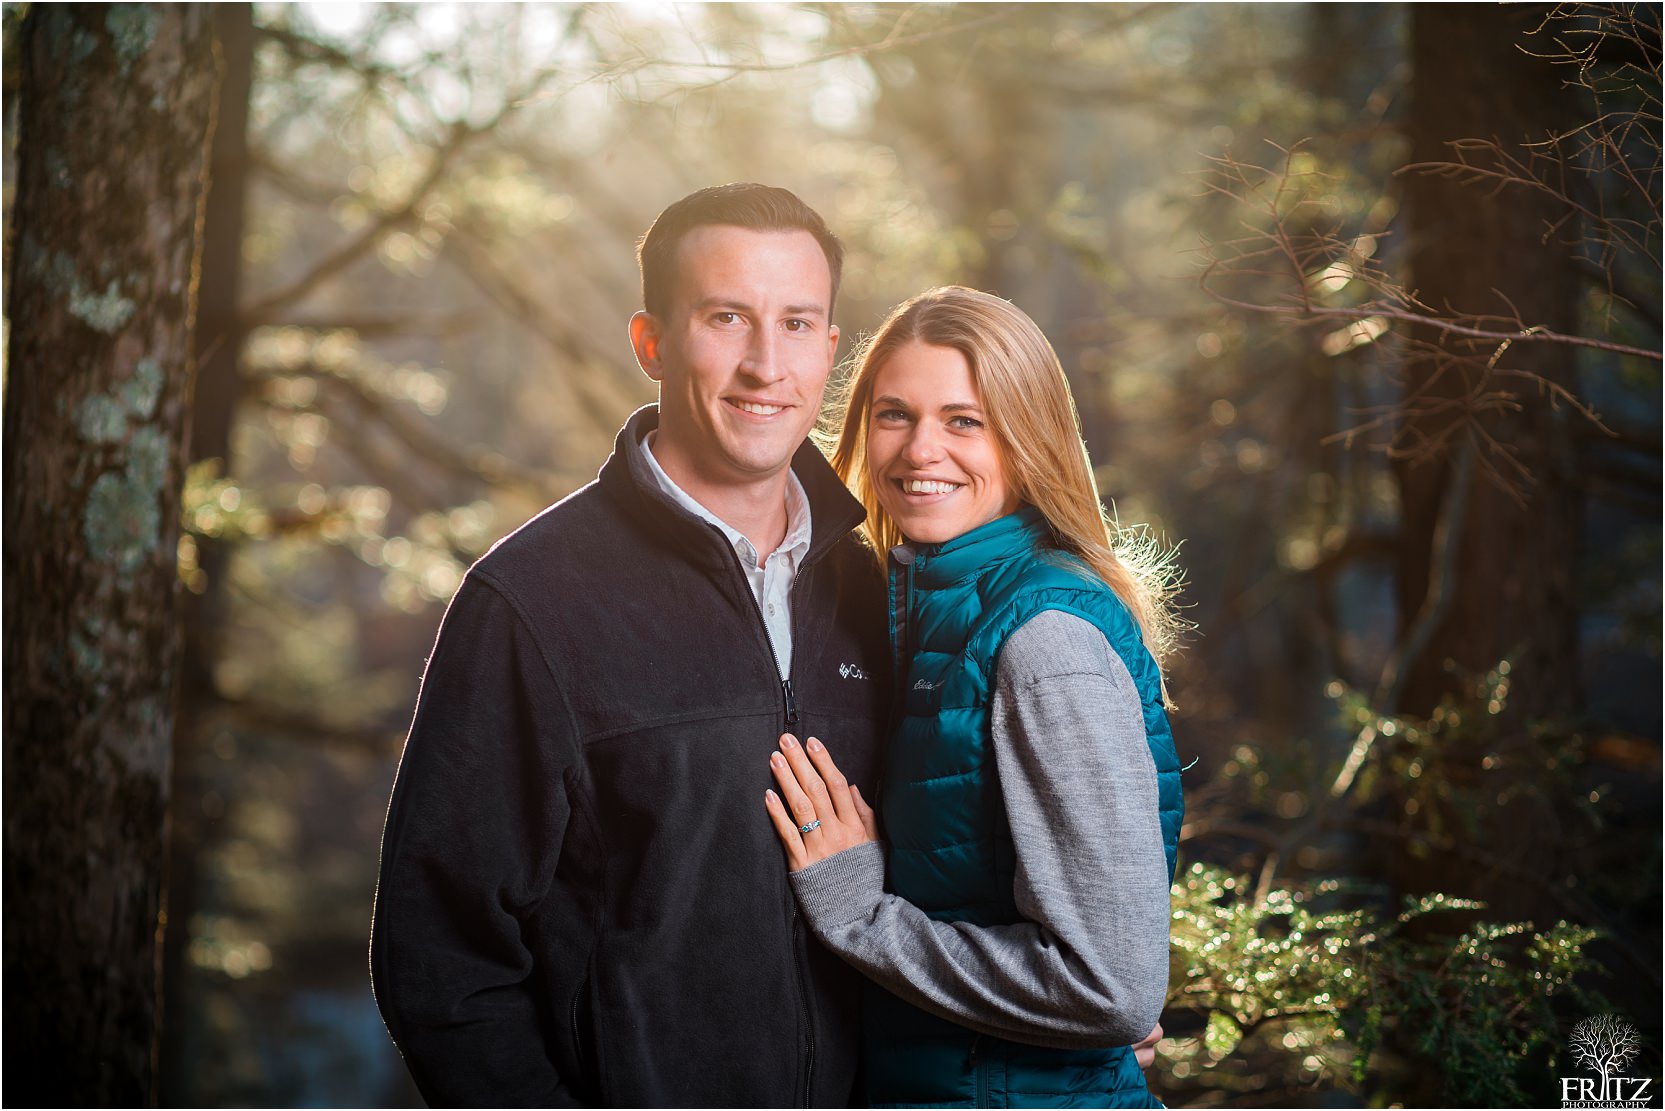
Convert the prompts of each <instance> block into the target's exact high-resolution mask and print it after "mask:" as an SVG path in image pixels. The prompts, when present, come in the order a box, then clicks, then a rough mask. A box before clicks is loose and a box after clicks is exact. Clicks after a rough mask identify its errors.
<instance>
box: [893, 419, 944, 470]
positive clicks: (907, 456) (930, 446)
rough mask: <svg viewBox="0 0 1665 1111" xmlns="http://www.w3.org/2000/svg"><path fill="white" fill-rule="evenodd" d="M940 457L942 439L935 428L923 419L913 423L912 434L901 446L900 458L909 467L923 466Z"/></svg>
mask: <svg viewBox="0 0 1665 1111" xmlns="http://www.w3.org/2000/svg"><path fill="white" fill-rule="evenodd" d="M941 458H942V440H941V438H940V437H939V436H938V435H937V432H936V430H935V429H933V428H930V427H928V426H927V425H926V424H925V423H924V422H923V421H921V422H920V423H918V424H916V425H914V429H913V434H912V435H911V436H909V437H908V442H907V443H906V444H904V445H903V446H902V459H903V461H904V462H906V463H907V464H908V466H910V467H924V466H928V465H930V464H932V463H935V462H937V461H938V460H939V459H941Z"/></svg>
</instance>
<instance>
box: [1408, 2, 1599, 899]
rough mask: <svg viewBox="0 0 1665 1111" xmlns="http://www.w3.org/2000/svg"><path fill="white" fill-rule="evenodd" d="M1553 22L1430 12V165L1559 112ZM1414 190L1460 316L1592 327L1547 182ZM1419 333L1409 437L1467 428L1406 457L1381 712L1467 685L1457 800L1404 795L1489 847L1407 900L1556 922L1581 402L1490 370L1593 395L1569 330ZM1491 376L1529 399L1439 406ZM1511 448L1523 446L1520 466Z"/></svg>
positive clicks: (1418, 261)
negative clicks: (1549, 741) (1482, 339)
mask: <svg viewBox="0 0 1665 1111" xmlns="http://www.w3.org/2000/svg"><path fill="white" fill-rule="evenodd" d="M1542 16H1543V11H1542V9H1539V8H1535V7H1527V6H1524V5H1523V6H1516V7H1511V6H1494V5H1480V4H1450V5H1445V4H1429V5H1419V6H1417V7H1415V8H1413V10H1412V13H1411V53H1412V61H1413V65H1414V67H1415V79H1414V84H1413V95H1412V98H1411V110H1410V129H1411V141H1412V150H1411V161H1412V162H1413V163H1419V162H1451V161H1453V160H1455V159H1456V157H1457V155H1456V154H1455V153H1454V152H1453V150H1452V148H1451V147H1450V146H1449V145H1448V144H1449V143H1451V142H1452V141H1453V140H1458V139H1480V140H1492V141H1496V142H1499V143H1501V144H1502V145H1503V146H1504V148H1505V149H1509V150H1513V151H1515V152H1516V153H1519V151H1520V145H1521V144H1523V143H1529V142H1534V141H1541V140H1542V139H1543V138H1544V135H1545V132H1546V131H1548V130H1550V129H1552V128H1553V127H1554V126H1555V124H1556V121H1557V116H1558V104H1559V103H1560V102H1561V99H1562V96H1564V94H1562V93H1561V90H1560V88H1559V75H1558V74H1557V73H1555V72H1554V69H1553V67H1552V66H1550V65H1549V64H1548V63H1547V62H1545V61H1543V60H1542V59H1539V58H1535V57H1532V56H1530V55H1528V54H1526V53H1524V52H1522V51H1521V50H1520V48H1519V46H1520V42H1521V35H1522V33H1523V32H1525V31H1528V30H1531V29H1532V28H1533V27H1534V26H1536V25H1537V23H1538V22H1539V20H1540V19H1541V18H1542ZM1406 201H1407V206H1408V209H1409V228H1410V243H1409V262H1410V268H1411V276H1412V282H1411V285H1412V288H1413V289H1414V290H1415V292H1416V294H1417V296H1418V297H1419V298H1420V299H1421V300H1422V302H1423V303H1425V304H1427V305H1429V306H1430V307H1432V308H1433V309H1435V310H1436V311H1439V312H1443V313H1452V314H1461V313H1495V314H1500V315H1503V316H1512V315H1513V314H1515V313H1516V312H1518V314H1519V317H1520V320H1521V321H1522V322H1524V323H1525V324H1528V325H1542V326H1546V327H1548V328H1551V329H1553V330H1555V331H1558V332H1567V331H1571V330H1573V323H1574V322H1573V320H1572V314H1573V313H1574V311H1575V308H1574V306H1575V304H1576V290H1575V288H1574V284H1573V270H1572V267H1571V266H1570V265H1569V260H1568V258H1567V252H1568V248H1567V247H1566V246H1565V245H1564V244H1563V243H1562V241H1561V240H1562V239H1563V238H1564V237H1565V236H1566V231H1565V229H1563V231H1562V232H1561V233H1559V234H1557V235H1546V229H1547V228H1548V226H1549V224H1550V223H1551V222H1553V221H1555V220H1556V219H1558V218H1560V217H1561V216H1562V215H1563V213H1562V212H1561V211H1559V210H1557V208H1556V207H1555V206H1554V205H1553V204H1552V203H1550V202H1549V201H1548V200H1547V199H1546V198H1544V197H1543V196H1542V195H1541V194H1538V193H1536V192H1534V191H1533V190H1531V189H1528V188H1525V187H1520V186H1513V185H1508V186H1503V187H1493V186H1491V185H1489V184H1480V185H1476V184H1473V183H1465V182H1461V181H1454V180H1451V179H1450V178H1447V177H1442V176H1439V175H1436V174H1428V173H1416V172H1413V173H1412V174H1411V175H1410V177H1409V178H1408V181H1407V186H1406ZM1505 297H1507V298H1508V300H1505V299H1504V298H1505ZM1511 304H1512V306H1513V307H1511ZM1513 327H1514V325H1505V326H1504V328H1503V330H1510V329H1511V328H1513ZM1412 339H1413V340H1414V341H1417V342H1419V343H1420V344H1422V345H1424V346H1423V347H1422V348H1421V350H1420V351H1418V352H1416V353H1414V354H1413V356H1412V358H1411V360H1410V361H1409V364H1408V366H1407V367H1406V378H1407V382H1406V390H1407V394H1406V398H1407V400H1406V402H1405V407H1406V411H1405V413H1404V415H1403V417H1402V420H1403V422H1404V424H1403V427H1402V436H1401V443H1402V444H1406V445H1410V446H1413V447H1414V446H1415V445H1418V444H1424V445H1426V444H1432V443H1436V442H1437V441H1438V440H1439V439H1440V438H1441V437H1442V436H1446V435H1449V437H1450V438H1449V440H1448V441H1447V442H1446V444H1445V445H1444V446H1443V447H1442V448H1440V449H1439V450H1437V451H1427V452H1422V453H1421V454H1422V455H1423V456H1424V457H1422V458H1417V457H1414V456H1413V457H1411V458H1405V459H1400V460H1398V461H1397V462H1396V464H1395V467H1394V472H1395V477H1396V478H1397V480H1398V483H1399V490H1400V499H1401V514H1402V517H1401V520H1402V525H1401V539H1400V543H1399V549H1398V557H1397V559H1398V566H1397V598H1398V609H1399V640H1400V645H1401V653H1402V656H1401V658H1400V661H1399V673H1398V676H1397V679H1396V681H1395V682H1394V683H1393V684H1391V685H1390V687H1389V689H1388V690H1387V691H1386V692H1385V695H1384V698H1383V701H1384V702H1385V703H1386V704H1385V705H1383V706H1382V707H1381V709H1383V710H1385V711H1387V712H1403V713H1407V714H1411V715H1415V716H1419V717H1429V716H1431V715H1432V714H1433V712H1434V710H1435V709H1436V708H1437V707H1438V706H1439V704H1440V702H1441V700H1442V699H1444V698H1445V697H1447V696H1449V695H1460V696H1462V697H1463V699H1464V701H1465V702H1466V704H1467V705H1466V716H1465V717H1464V719H1463V721H1464V724H1463V725H1462V726H1461V727H1460V728H1456V727H1454V728H1448V729H1447V730H1446V731H1445V732H1444V734H1443V735H1442V736H1441V737H1440V739H1439V745H1440V748H1439V752H1438V760H1439V772H1438V774H1439V775H1440V776H1441V778H1442V786H1444V787H1446V788H1448V789H1449V790H1450V791H1451V797H1450V798H1449V799H1447V798H1445V797H1443V796H1441V797H1440V798H1437V799H1432V800H1430V799H1429V798H1428V797H1426V796H1425V797H1424V798H1423V799H1422V800H1421V802H1420V803H1418V804H1417V805H1413V801H1414V798H1413V796H1414V795H1415V787H1414V785H1412V784H1411V782H1410V781H1409V780H1407V781H1405V782H1406V794H1404V795H1403V796H1402V797H1400V798H1399V799H1397V800H1395V801H1396V802H1397V803H1398V804H1399V805H1401V806H1402V808H1403V810H1404V812H1405V813H1407V814H1409V813H1418V810H1417V806H1418V805H1420V806H1425V807H1427V808H1428V809H1424V810H1421V811H1420V817H1418V818H1417V819H1416V821H1417V822H1419V823H1427V824H1428V826H1430V827H1431V828H1436V829H1443V830H1445V831H1447V832H1449V833H1450V834H1452V835H1453V836H1456V837H1459V838H1461V839H1462V840H1463V841H1464V848H1467V849H1473V850H1475V851H1476V852H1477V853H1479V854H1480V855H1479V856H1478V857H1477V858H1476V859H1475V860H1468V859H1463V858H1461V857H1460V856H1458V855H1454V854H1436V855H1434V856H1432V857H1430V856H1427V855H1418V853H1417V852H1414V851H1406V852H1402V853H1393V854H1389V859H1388V860H1387V861H1386V864H1387V870H1388V873H1389V876H1390V877H1391V879H1392V880H1393V882H1394V883H1395V885H1396V886H1397V887H1398V888H1399V889H1400V890H1401V891H1403V892H1415V893H1421V892H1428V891H1447V892H1453V893H1456V894H1461V895H1466V896H1471V897H1475V898H1479V899H1482V900H1485V901H1486V903H1487V904H1488V910H1487V912H1486V913H1487V915H1488V916H1491V917H1494V918H1498V919H1503V920H1508V919H1514V918H1533V919H1537V920H1539V921H1544V920H1546V919H1547V920H1550V921H1553V920H1554V918H1555V917H1556V916H1558V915H1560V914H1564V913H1565V911H1564V909H1562V908H1561V907H1559V906H1558V904H1557V902H1556V900H1555V898H1554V895H1553V893H1552V892H1546V890H1545V889H1544V888H1541V887H1537V886H1533V885H1528V884H1523V883H1522V882H1521V881H1520V879H1519V877H1520V876H1521V875H1542V876H1544V877H1546V878H1551V879H1553V878H1556V877H1560V876H1563V875H1566V874H1567V872H1568V869H1569V868H1572V867H1574V865H1573V864H1572V862H1570V861H1569V860H1567V859H1566V857H1567V854H1568V849H1567V847H1566V846H1565V845H1564V844H1562V843H1561V842H1560V841H1559V840H1558V837H1559V835H1558V833H1557V829H1558V828H1559V827H1558V823H1557V821H1556V820H1555V813H1554V805H1555V802H1556V800H1557V799H1558V798H1560V797H1561V796H1562V795H1563V794H1564V792H1563V791H1560V790H1558V789H1556V788H1555V786H1554V785H1553V784H1552V783H1550V782H1549V781H1548V779H1547V778H1546V775H1547V773H1546V772H1545V771H1544V756H1545V753H1544V750H1543V749H1542V747H1541V745H1540V743H1539V742H1538V741H1537V740H1535V739H1534V729H1533V726H1534V724H1535V723H1538V722H1542V721H1545V720H1552V719H1554V718H1556V717H1557V716H1559V715H1563V714H1566V713H1569V712H1570V711H1572V710H1574V709H1575V708H1576V707H1577V705H1578V702H1579V682H1578V647H1577V617H1578V614H1577V608H1576V604H1575V602H1576V599H1575V597H1574V593H1573V588H1574V572H1575V569H1576V566H1577V560H1578V551H1579V538H1580V528H1579V521H1580V504H1579V500H1578V496H1577V493H1576V486H1575V485H1574V478H1575V476H1574V475H1573V474H1571V473H1570V471H1571V466H1572V464H1571V459H1572V458H1573V455H1572V450H1571V437H1570V430H1569V427H1568V425H1569V422H1570V421H1571V420H1572V419H1573V414H1572V412H1571V411H1570V410H1569V409H1568V408H1567V407H1566V406H1565V405H1562V406H1560V407H1557V406H1556V405H1555V404H1553V403H1552V398H1551V396H1550V394H1549V392H1548V391H1547V390H1545V389H1543V388H1541V387H1540V386H1539V384H1538V383H1536V382H1533V381H1531V380H1529V379H1524V378H1519V377H1500V376H1497V375H1495V374H1492V373H1491V372H1489V371H1488V370H1487V369H1486V365H1487V361H1488V360H1489V359H1490V360H1495V364H1496V367H1497V368H1499V369H1502V370H1514V371H1523V372H1527V373H1528V374H1531V375H1536V376H1538V377H1539V379H1541V380H1542V381H1543V382H1547V383H1554V384H1556V385H1559V386H1561V387H1564V388H1566V389H1568V390H1573V391H1576V386H1577V381H1576V363H1575V360H1574V356H1573V353H1572V352H1571V350H1570V349H1568V348H1565V347H1556V346H1554V345H1548V344H1536V345H1535V344H1530V343H1527V344H1515V345H1513V346H1511V347H1509V348H1507V349H1506V350H1503V351H1501V352H1499V350H1498V344H1497V343H1496V342H1491V343H1487V344H1470V343H1468V342H1466V341H1461V340H1455V339H1452V338H1450V337H1447V336H1442V335H1440V334H1438V333H1436V332H1435V331H1434V330H1433V329H1427V328H1425V329H1422V330H1421V331H1419V332H1415V333H1413V335H1412ZM1477 385H1483V386H1484V387H1485V388H1487V389H1493V390H1496V389H1503V390H1509V391H1511V392H1513V394H1514V396H1515V401H1516V403H1517V407H1516V408H1514V409H1513V411H1495V410H1494V411H1473V410H1471V409H1470V410H1465V409H1463V408H1461V407H1457V408H1454V409H1452V410H1448V411H1444V412H1440V411H1430V407H1429V403H1430V402H1446V401H1449V400H1450V399H1455V398H1462V397H1465V396H1468V395H1469V391H1471V390H1473V389H1474V388H1475V387H1476V386H1477ZM1453 422H1460V423H1459V424H1458V425H1457V426H1456V427H1453ZM1498 446H1502V447H1506V448H1507V449H1508V450H1509V451H1511V452H1512V453H1513V457H1514V459H1515V460H1516V461H1517V462H1518V464H1519V470H1518V471H1517V470H1515V469H1513V468H1512V467H1511V465H1510V464H1509V463H1507V462H1506V461H1505V459H1504V457H1503V456H1502V455H1501V454H1499V452H1498ZM1489 467H1495V468H1496V471H1495V473H1488V468H1489ZM1499 476H1501V478H1500V477H1499ZM1504 660H1507V661H1508V664H1509V673H1508V677H1507V684H1508V685H1507V694H1506V697H1505V698H1504V699H1501V700H1498V701H1495V702H1494V701H1492V700H1490V699H1489V698H1488V697H1486V696H1481V697H1479V698H1478V699H1476V698H1475V695H1474V687H1475V684H1476V681H1477V680H1478V679H1480V678H1481V677H1483V676H1484V675H1485V674H1486V673H1487V672H1488V671H1489V670H1490V669H1492V668H1494V667H1497V666H1498V665H1499V663H1500V662H1501V661H1504ZM1488 715H1490V717H1489V719H1488ZM1448 720H1449V719H1448ZM1499 754H1501V757H1499ZM1499 759H1501V761H1502V762H1501V763H1498V760H1499ZM1475 812H1478V813H1479V814H1481V815H1483V817H1482V818H1480V819H1477V820H1478V821H1480V823H1481V824H1480V825H1479V827H1478V828H1475V827H1473V826H1472V825H1471V824H1470V822H1469V820H1468V819H1466V818H1465V814H1472V813H1475ZM1503 831H1508V832H1507V833H1506V834H1505V833H1504V832H1503Z"/></svg>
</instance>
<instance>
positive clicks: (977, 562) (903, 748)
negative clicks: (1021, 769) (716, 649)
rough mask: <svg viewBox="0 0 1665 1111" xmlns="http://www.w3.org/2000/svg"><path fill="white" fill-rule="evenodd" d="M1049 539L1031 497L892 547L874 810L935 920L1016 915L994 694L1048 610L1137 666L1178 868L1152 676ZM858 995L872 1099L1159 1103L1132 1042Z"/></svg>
mask: <svg viewBox="0 0 1665 1111" xmlns="http://www.w3.org/2000/svg"><path fill="white" fill-rule="evenodd" d="M1050 537H1051V530H1050V527H1049V526H1048V525H1047V523H1046V521H1045V519H1044V518H1042V516H1041V515H1040V513H1039V511H1037V510H1035V509H1033V508H1028V507H1026V508H1024V509H1021V510H1019V511H1018V512H1016V513H1013V514H1011V515H1009V516H1006V517H1002V518H1000V519H998V520H995V521H991V522H990V523H988V524H986V525H983V526H982V527H980V528H977V529H973V530H972V531H971V532H968V533H966V534H965V535H964V536H960V537H957V538H955V539H954V540H951V541H949V542H947V543H945V544H940V545H934V546H922V547H903V548H898V549H896V550H895V551H894V552H893V553H892V558H891V569H890V613H891V629H890V631H891V643H892V645H893V646H894V648H895V650H896V653H897V660H896V663H897V667H896V674H897V675H898V676H899V677H900V687H901V689H900V691H899V692H898V700H897V705H898V707H899V708H900V714H899V719H898V723H897V727H896V730H895V732H894V734H893V735H892V738H891V743H890V746H889V750H888V753H887V756H886V767H885V772H884V778H883V780H882V786H881V804H880V809H881V811H882V814H883V818H884V828H885V835H886V837H887V839H888V841H889V845H890V858H889V876H890V887H891V890H892V891H893V892H894V893H895V894H896V895H898V896H900V897H901V898H903V899H906V900H908V901H909V902H911V903H913V904H914V905H915V906H917V907H919V908H920V909H921V910H923V911H925V912H926V913H927V914H928V915H930V916H931V917H932V918H935V919H939V920H944V921H964V922H971V923H975V924H977V925H982V926H993V925H1000V924H1006V923H1012V922H1016V921H1019V920H1020V916H1019V914H1018V912H1017V908H1016V906H1015V904H1014V902H1013V899H1012V881H1013V876H1014V872H1015V866H1016V854H1015V852H1014V849H1013V846H1012V836H1011V830H1010V827H1009V825H1008V823H1007V820H1006V811H1005V807H1004V805H1003V803H1002V801H1001V795H1000V785H999V782H998V777H997V774H996V769H995V764H994V754H993V749H992V745H991V737H990V730H989V704H990V700H991V697H992V693H993V677H994V668H995V661H996V659H997V658H998V656H999V653H1000V647H1001V645H1002V644H1003V643H1004V642H1005V640H1006V637H1007V636H1009V635H1010V634H1011V633H1012V632H1013V631H1014V630H1016V629H1017V628H1019V627H1020V626H1021V625H1022V624H1023V623H1024V622H1025V621H1027V620H1028V619H1029V618H1031V617H1033V616H1035V615H1036V614H1038V613H1040V612H1042V611H1043V610H1049V609H1056V610H1064V611H1066V612H1069V613H1072V614H1075V615H1076V616H1078V617H1081V618H1083V619H1084V620H1086V621H1088V622H1090V623H1092V624H1093V625H1094V626H1095V627H1096V628H1098V629H1099V630H1100V631H1101V632H1103V633H1104V635H1105V638H1106V639H1107V640H1108V641H1109V643H1110V646H1111V648H1112V649H1114V650H1115V652H1116V653H1117V655H1118V656H1120V657H1121V659H1122V662H1123V663H1124V664H1126V666H1127V669H1128V672H1129V673H1130V674H1131V675H1132V677H1133V682H1134V684H1135V686H1136V687H1137V689H1138V691H1139V696H1140V700H1141V702H1142V704H1143V709H1144V719H1145V734H1146V737H1147V738H1148V740H1149V743H1150V750H1151V756H1152V757H1153V759H1154V761H1155V764H1156V772H1157V783H1158V798H1159V805H1160V808H1161V824H1162V840H1163V845H1164V848H1165V849H1166V851H1167V858H1168V872H1169V875H1170V876H1171V875H1172V874H1173V869H1174V859H1175V853H1176V851H1177V848H1178V842H1179V827H1180V821H1181V819H1182V817H1183V816H1184V803H1183V800H1182V798H1181V795H1180V785H1179V761H1178V759H1177V757H1176V756H1175V753H1174V744H1173V734H1172V732H1171V730H1170V729H1169V726H1168V717H1167V714H1166V713H1165V712H1164V711H1163V708H1162V690H1161V675H1160V673H1159V671H1158V670H1157V666H1156V662H1155V661H1154V660H1153V659H1152V658H1151V656H1150V653H1149V652H1147V651H1146V650H1145V647H1144V643H1143V641H1142V640H1141V638H1140V635H1139V628H1138V624H1137V623H1136V622H1135V621H1134V619H1133V617H1132V615H1131V614H1130V613H1129V612H1128V610H1127V608H1126V607H1125V606H1124V605H1123V604H1122V602H1121V600H1120V599H1119V598H1117V597H1116V595H1115V594H1114V593H1113V592H1112V591H1111V590H1110V589H1109V588H1108V587H1106V586H1104V585H1103V584H1102V583H1100V582H1099V581H1098V580H1097V579H1096V578H1092V577H1089V576H1087V574H1086V573H1085V571H1084V570H1083V569H1082V567H1081V565H1080V564H1079V563H1077V562H1076V561H1074V560H1073V558H1072V557H1069V556H1067V555H1064V554H1062V553H1059V552H1057V551H1049V550H1047V548H1048V544H1049V542H1050ZM866 1007H867V1009H866V1012H865V1013H864V1015H863V1029H864V1036H865V1038H866V1042H867V1053H866V1064H865V1068H866V1072H867V1094H868V1099H869V1102H870V1103H871V1104H872V1105H873V1106H909V1105H912V1106H921V1105H925V1106H967V1107H972V1106H975V1107H1071V1106H1091V1107H1149V1106H1160V1105H1159V1104H1157V1103H1156V1102H1155V1100H1154V1099H1153V1098H1152V1097H1151V1095H1150V1093H1149V1090H1148V1089H1147V1088H1146V1086H1145V1080H1144V1074H1143V1073H1142V1072H1141V1071H1140V1069H1139V1067H1138V1064H1137V1062H1135V1061H1134V1059H1133V1053H1132V1051H1131V1049H1129V1048H1128V1047H1126V1046H1117V1047H1114V1048H1107V1049H1088V1050H1060V1049H1048V1048H1043V1047H1039V1046H1032V1045H1024V1044H1021V1043H1018V1042H1011V1041H1006V1040H1004V1039H1001V1038H995V1037H993V1036H990V1035H979V1034H977V1033H976V1032H974V1031H972V1030H969V1029H967V1028H966V1027H963V1026H959V1025H957V1024H955V1023H952V1022H948V1021H946V1020H944V1019H941V1018H937V1017H935V1016H933V1015H930V1014H927V1013H926V1012H924V1011H921V1010H919V1009H917V1008H915V1007H913V1006H911V1005H909V1004H907V1003H904V1002H902V1001H901V1000H899V999H897V998H896V997H895V996H892V995H890V994H889V993H888V992H885V991H884V990H882V989H879V988H876V987H875V988H870V990H869V991H868V993H867V997H866Z"/></svg>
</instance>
